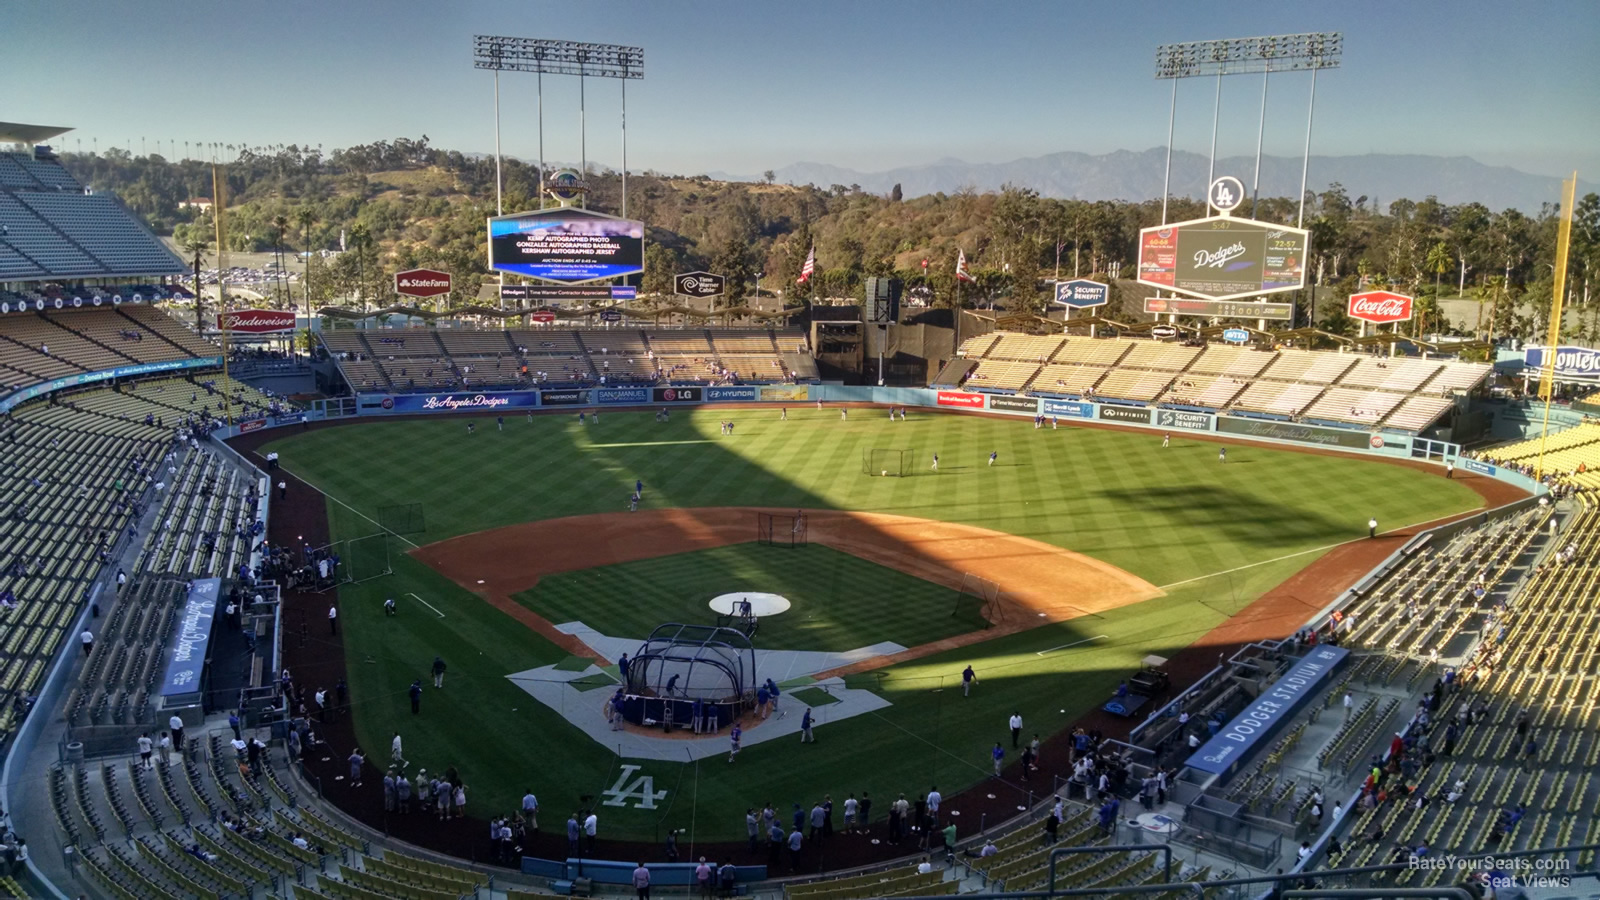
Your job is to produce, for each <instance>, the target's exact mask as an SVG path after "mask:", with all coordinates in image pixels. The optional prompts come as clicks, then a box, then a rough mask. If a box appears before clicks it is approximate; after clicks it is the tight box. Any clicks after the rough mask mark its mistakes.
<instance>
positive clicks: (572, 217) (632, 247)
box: [489, 207, 644, 284]
mask: <svg viewBox="0 0 1600 900" xmlns="http://www.w3.org/2000/svg"><path fill="white" fill-rule="evenodd" d="M489 268H491V269H493V270H495V271H499V272H512V273H514V274H517V275H526V276H528V277H529V278H538V279H541V280H543V281H557V282H563V283H567V284H575V283H578V282H584V281H600V280H603V279H607V278H616V277H618V276H622V275H636V274H638V273H640V272H643V271H644V223H643V222H637V221H634V220H632V219H622V218H618V217H616V216H608V215H606V214H604V213H597V212H591V211H589V210H586V209H575V208H571V207H568V208H564V209H543V210H538V211H536V212H525V213H517V214H515V215H509V216H495V217H492V218H490V219H489Z"/></svg>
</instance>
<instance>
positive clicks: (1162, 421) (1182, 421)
mask: <svg viewBox="0 0 1600 900" xmlns="http://www.w3.org/2000/svg"><path fill="white" fill-rule="evenodd" d="M1215 418H1216V417H1215V416H1213V415H1212V414H1211V413H1200V412H1189V411H1188V410H1183V409H1158V410H1156V423H1155V424H1156V427H1157V428H1184V429H1188V430H1189V431H1210V430H1211V421H1212V420H1213V419H1215Z"/></svg>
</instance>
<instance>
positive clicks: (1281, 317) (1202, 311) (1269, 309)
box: [1144, 297, 1294, 322]
mask: <svg viewBox="0 0 1600 900" xmlns="http://www.w3.org/2000/svg"><path fill="white" fill-rule="evenodd" d="M1144 311H1145V312H1147V313H1158V314H1159V313H1177V314H1178V315H1181V316H1205V317H1208V318H1217V319H1266V320H1267V321H1269V322H1287V321H1289V320H1290V319H1292V318H1294V304H1292V303H1256V302H1251V301H1249V300H1190V299H1188V298H1187V297H1146V298H1144Z"/></svg>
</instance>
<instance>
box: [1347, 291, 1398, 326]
mask: <svg viewBox="0 0 1600 900" xmlns="http://www.w3.org/2000/svg"><path fill="white" fill-rule="evenodd" d="M1411 302H1412V301H1411V298H1410V297H1407V296H1406V295H1404V294H1392V293H1390V292H1388V291H1367V292H1366V293H1364V294H1351V295H1350V318H1352V319H1360V320H1361V321H1363V322H1371V323H1373V324H1374V325H1383V324H1385V323H1388V322H1408V321H1410V320H1411Z"/></svg>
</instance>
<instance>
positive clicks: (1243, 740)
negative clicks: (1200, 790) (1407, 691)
mask: <svg viewBox="0 0 1600 900" xmlns="http://www.w3.org/2000/svg"><path fill="white" fill-rule="evenodd" d="M1349 655H1350V651H1349V650H1346V649H1344V648H1343V647H1327V646H1321V647H1316V648H1314V649H1312V650H1311V652H1309V653H1307V654H1306V656H1305V658H1304V659H1302V660H1300V662H1298V663H1296V664H1295V665H1294V667H1293V668H1291V669H1289V671H1288V672H1287V673H1285V674H1284V676H1283V677H1282V678H1279V679H1278V680H1277V681H1276V682H1274V683H1273V684H1272V685H1271V686H1270V687H1268V688H1267V689H1266V690H1265V691H1263V692H1262V694H1261V696H1259V697H1257V698H1256V700H1255V702H1254V703H1252V704H1250V705H1249V706H1246V707H1245V708H1244V709H1243V710H1242V711H1241V712H1240V713H1239V714H1238V715H1237V716H1234V717H1233V721H1231V722H1229V723H1228V724H1227V725H1224V726H1223V727H1222V730H1221V731H1219V732H1217V734H1216V736H1215V737H1213V738H1212V739H1211V740H1209V741H1206V742H1205V743H1204V744H1201V745H1200V749H1198V750H1196V751H1195V752H1194V755H1192V756H1190V757H1189V761H1188V763H1187V765H1188V766H1190V767H1191V768H1195V769H1199V770H1200V771H1202V772H1210V773H1212V774H1213V775H1220V774H1222V773H1223V772H1226V771H1227V770H1228V769H1229V767H1231V766H1234V765H1236V764H1237V763H1238V761H1239V760H1241V759H1244V758H1245V757H1247V756H1249V755H1250V751H1251V750H1252V749H1254V748H1255V746H1256V744H1258V743H1260V742H1261V740H1262V739H1263V738H1265V737H1267V736H1268V735H1270V734H1271V733H1272V732H1273V729H1275V728H1277V727H1278V726H1279V725H1281V724H1283V722H1284V720H1285V719H1287V718H1289V717H1290V716H1292V715H1293V714H1294V711H1295V710H1296V709H1299V708H1300V706H1301V705H1302V704H1303V703H1305V702H1306V701H1307V700H1309V699H1310V698H1311V697H1312V695H1314V694H1315V693H1316V692H1317V689H1318V688H1319V687H1321V685H1322V683H1323V682H1324V681H1326V680H1327V679H1328V676H1329V675H1331V674H1333V671H1334V669H1336V668H1338V666H1339V663H1340V662H1342V661H1343V660H1344V658H1345V657H1346V656H1349Z"/></svg>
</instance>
